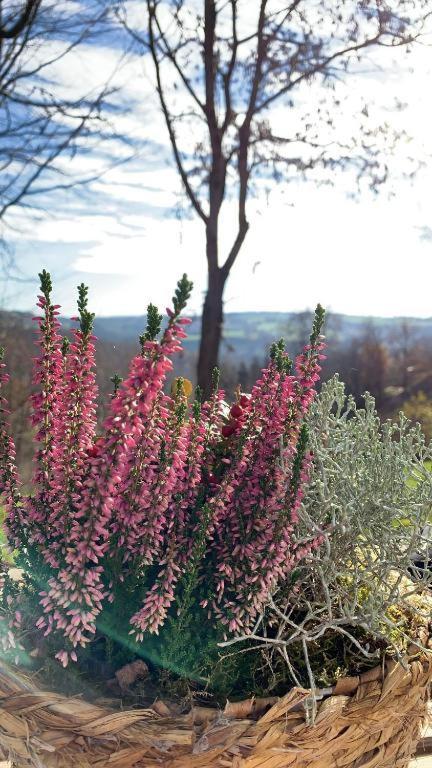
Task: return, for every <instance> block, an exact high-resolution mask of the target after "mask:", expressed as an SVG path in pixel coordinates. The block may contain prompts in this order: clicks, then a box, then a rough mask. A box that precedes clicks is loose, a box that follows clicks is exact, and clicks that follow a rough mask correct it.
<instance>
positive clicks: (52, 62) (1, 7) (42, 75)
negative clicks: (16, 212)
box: [0, 0, 111, 224]
mask: <svg viewBox="0 0 432 768" xmlns="http://www.w3.org/2000/svg"><path fill="white" fill-rule="evenodd" d="M109 26H110V18H109V8H104V7H103V6H102V5H101V4H100V2H99V0H87V1H86V2H85V3H83V2H74V3H68V2H49V1H48V0H26V1H25V2H24V1H23V0H0V221H1V222H2V223H3V224H4V223H5V221H6V220H7V219H6V215H7V214H8V212H9V211H10V210H11V209H13V208H14V207H15V206H17V205H20V206H27V207H30V208H31V207H34V206H35V205H36V203H35V202H34V201H35V200H38V199H40V198H41V197H42V195H46V194H47V193H49V192H52V191H53V190H59V189H67V188H68V187H70V186H72V185H73V184H74V183H77V182H78V183H82V182H83V181H88V180H89V179H88V178H84V177H83V176H80V177H79V178H77V177H74V178H72V174H69V173H68V172H66V171H65V164H64V163H63V164H61V163H60V162H59V161H60V158H62V157H63V156H64V155H65V154H68V155H69V157H73V156H74V154H76V153H77V152H79V151H80V150H81V149H82V148H84V144H85V143H86V142H87V143H88V139H89V137H90V136H91V135H94V132H95V131H99V132H101V131H102V130H103V128H102V123H101V109H102V107H103V105H104V103H105V101H106V100H107V99H108V96H109V94H110V93H111V89H110V88H109V86H108V85H106V82H107V80H108V79H109V74H106V79H105V84H104V85H102V86H100V87H98V88H96V90H95V89H94V85H93V87H91V86H89V85H88V84H87V83H85V82H83V83H82V84H80V83H77V82H76V78H74V73H73V70H72V71H70V72H69V73H68V76H67V77H68V83H65V82H61V81H60V82H59V81H58V80H57V77H56V67H58V65H59V63H61V64H64V65H66V64H67V63H68V62H69V63H70V66H72V54H73V53H74V51H75V49H77V48H78V47H79V46H83V45H85V44H90V43H91V42H92V41H94V39H95V38H96V37H102V39H103V35H104V34H108V31H109ZM63 60H64V61H63ZM64 69H65V68H64Z"/></svg>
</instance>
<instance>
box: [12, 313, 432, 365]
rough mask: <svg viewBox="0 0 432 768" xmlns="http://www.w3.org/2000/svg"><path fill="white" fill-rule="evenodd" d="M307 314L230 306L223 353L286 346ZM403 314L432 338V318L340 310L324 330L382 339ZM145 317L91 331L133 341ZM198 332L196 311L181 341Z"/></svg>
mask: <svg viewBox="0 0 432 768" xmlns="http://www.w3.org/2000/svg"><path fill="white" fill-rule="evenodd" d="M310 317H311V313H309V312H300V313H293V312H228V313H226V315H225V323H224V330H223V351H222V356H227V355H228V356H230V355H231V354H232V355H234V356H235V358H236V361H238V362H241V361H244V360H251V359H252V358H253V357H259V358H262V357H263V355H264V354H265V352H266V350H267V349H268V347H269V346H270V344H271V343H272V342H273V341H274V340H275V339H278V338H280V337H281V336H283V337H284V338H285V339H286V340H287V343H288V348H289V346H290V342H291V344H295V343H296V342H297V343H298V341H299V339H302V338H306V337H307V333H308V329H309V327H310ZM403 320H404V321H406V322H407V323H409V325H410V328H411V330H412V331H413V332H414V333H415V335H416V336H417V338H418V339H419V340H420V339H432V318H426V319H423V318H397V317H395V318H383V317H361V316H354V315H342V314H330V315H329V318H328V323H327V327H326V336H327V339H328V341H329V342H331V340H332V338H333V339H334V340H337V341H344V342H346V343H349V342H350V341H352V339H353V338H355V337H356V336H357V335H358V334H359V333H361V332H362V331H363V330H364V328H365V327H367V325H368V324H370V325H371V326H373V327H374V328H375V329H376V331H377V333H378V334H379V335H382V337H383V338H384V339H385V338H387V337H388V336H389V335H391V334H395V333H396V334H397V333H398V330H399V328H400V327H401V323H402V321H403ZM145 323H146V319H145V317H144V316H141V317H140V316H127V317H99V318H96V321H95V334H96V336H97V337H98V338H99V339H101V340H102V341H105V342H111V343H113V344H115V343H116V342H117V343H120V342H125V341H127V342H133V341H134V340H135V339H138V336H139V335H140V333H142V332H143V330H144V328H145ZM62 324H63V326H64V327H66V328H67V327H70V326H71V324H72V323H71V321H70V320H69V319H67V318H63V319H62ZM11 325H15V326H16V325H19V326H21V327H23V328H26V329H29V328H31V327H32V326H33V325H34V324H33V322H32V319H31V315H30V314H26V313H22V312H5V311H2V312H0V336H1V331H2V330H3V332H5V331H6V330H7V328H8V327H9V328H10V327H11ZM199 337H200V318H199V317H195V318H193V320H192V324H191V325H190V326H189V327H188V338H187V339H186V341H185V345H184V346H185V349H186V351H188V352H190V353H194V352H196V350H197V348H198V344H199ZM293 351H295V350H293Z"/></svg>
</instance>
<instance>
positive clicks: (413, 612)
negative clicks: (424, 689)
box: [254, 376, 432, 689]
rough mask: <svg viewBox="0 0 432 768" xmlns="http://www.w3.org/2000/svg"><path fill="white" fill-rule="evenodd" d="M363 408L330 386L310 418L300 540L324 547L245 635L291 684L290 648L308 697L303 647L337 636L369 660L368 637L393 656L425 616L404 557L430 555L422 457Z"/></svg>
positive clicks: (421, 590) (418, 581) (420, 579)
mask: <svg viewBox="0 0 432 768" xmlns="http://www.w3.org/2000/svg"><path fill="white" fill-rule="evenodd" d="M364 403H365V405H364V408H357V407H356V404H355V401H354V400H353V398H352V397H349V396H347V395H346V392H345V386H344V384H343V383H342V382H341V381H339V379H338V377H337V376H336V377H334V378H333V379H331V380H330V381H329V382H328V383H326V384H324V386H323V387H322V391H321V393H320V395H319V396H318V397H317V399H316V400H315V403H314V404H313V406H312V408H311V411H310V414H309V417H308V431H309V445H310V448H311V450H312V451H313V454H314V461H313V468H312V472H311V477H310V483H309V485H308V487H307V489H306V493H305V496H304V499H303V504H302V508H301V512H300V517H301V522H302V529H303V530H302V535H303V536H304V539H305V540H307V539H309V540H310V538H311V537H316V536H317V535H322V536H323V538H324V541H323V544H322V545H321V546H320V547H319V548H318V550H316V549H315V550H314V549H312V554H311V555H310V556H309V557H308V558H307V559H306V560H304V561H303V562H302V563H301V565H300V566H299V567H298V568H296V571H295V574H294V575H293V577H294V578H293V581H292V583H291V584H288V585H287V586H286V588H285V589H284V590H279V592H277V593H275V594H274V595H273V598H272V599H271V601H270V605H269V609H268V611H267V612H266V613H265V614H263V616H262V617H261V618H260V621H259V622H257V625H256V627H255V630H254V638H255V640H256V641H257V642H258V644H263V645H264V647H265V648H266V649H267V650H268V649H269V648H271V649H272V650H273V651H275V652H277V653H280V654H282V656H283V658H284V659H285V661H286V663H287V664H288V667H289V669H290V672H291V675H292V677H293V678H294V680H295V679H296V674H295V669H294V666H293V665H292V657H293V653H294V655H295V656H296V657H297V658H298V648H299V644H300V646H301V647H302V648H303V652H304V660H305V664H306V667H307V669H308V672H309V680H310V684H311V687H312V688H313V689H314V686H315V683H314V675H313V670H312V668H311V665H310V663H309V655H310V654H309V649H310V647H311V643H314V644H315V643H316V641H318V642H322V641H323V639H324V638H325V636H326V634H327V635H328V634H329V633H332V634H333V635H334V634H335V633H336V634H340V635H342V636H343V637H344V638H345V639H346V642H347V646H350V647H351V648H353V649H354V650H355V652H356V653H357V654H359V655H360V656H361V657H368V658H370V657H372V656H374V655H375V654H376V650H373V648H372V647H371V644H370V639H371V637H372V638H373V639H376V640H379V641H383V642H384V644H388V645H390V646H393V649H394V651H395V653H396V654H399V653H400V652H401V650H403V647H404V644H405V642H408V641H410V640H411V639H414V640H415V641H416V637H415V632H414V631H413V627H414V626H415V625H416V624H421V623H424V621H425V619H426V618H427V614H428V611H429V612H430V607H428V602H429V601H428V599H427V597H425V595H427V593H428V590H427V585H428V583H429V582H430V581H431V574H430V572H429V571H428V570H427V569H425V570H419V571H418V572H417V573H415V574H414V576H415V578H414V579H412V575H413V565H412V556H413V553H417V557H418V558H419V559H424V560H425V561H427V559H428V558H427V551H428V549H431V550H432V541H430V540H429V535H430V534H429V531H428V527H427V524H428V521H429V518H430V514H431V508H432V473H431V471H429V467H430V466H432V452H431V447H430V446H429V445H427V444H426V442H425V438H424V436H423V434H422V431H421V428H420V426H419V425H414V424H412V423H410V422H409V421H408V420H407V419H406V418H405V417H404V416H403V414H401V415H400V418H399V420H398V421H397V422H396V423H394V422H391V421H386V422H384V423H382V422H381V421H380V419H379V417H378V415H377V412H376V409H375V402H374V399H373V397H372V396H371V395H370V394H367V393H366V394H365V396H364ZM431 554H432V552H431ZM429 605H430V602H429ZM407 615H409V616H410V617H411V624H409V622H408V624H407V621H406V617H407ZM407 626H410V628H408V629H407ZM417 642H418V640H417ZM380 644H381V645H382V642H381V643H380ZM315 647H316V646H315Z"/></svg>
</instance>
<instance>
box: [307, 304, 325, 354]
mask: <svg viewBox="0 0 432 768" xmlns="http://www.w3.org/2000/svg"><path fill="white" fill-rule="evenodd" d="M324 318H325V309H324V307H322V306H321V304H317V307H316V309H315V315H314V321H313V325H312V333H311V335H310V343H311V344H312V345H313V344H315V343H316V342H317V340H318V337H319V335H320V333H321V331H322V328H323V325H324Z"/></svg>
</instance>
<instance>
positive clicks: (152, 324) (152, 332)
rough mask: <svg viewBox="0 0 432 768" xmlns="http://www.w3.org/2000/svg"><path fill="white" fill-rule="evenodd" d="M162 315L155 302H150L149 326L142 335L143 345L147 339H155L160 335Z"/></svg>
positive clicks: (148, 311) (148, 312) (148, 308)
mask: <svg viewBox="0 0 432 768" xmlns="http://www.w3.org/2000/svg"><path fill="white" fill-rule="evenodd" d="M162 319H163V318H162V315H160V314H159V310H158V308H157V307H155V305H154V304H149V305H148V307H147V328H146V332H145V333H144V334H142V336H140V343H141V345H143V344H144V342H145V341H155V339H156V338H157V337H158V335H159V333H160V329H161V323H162Z"/></svg>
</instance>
